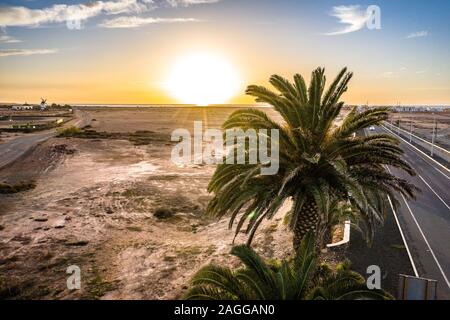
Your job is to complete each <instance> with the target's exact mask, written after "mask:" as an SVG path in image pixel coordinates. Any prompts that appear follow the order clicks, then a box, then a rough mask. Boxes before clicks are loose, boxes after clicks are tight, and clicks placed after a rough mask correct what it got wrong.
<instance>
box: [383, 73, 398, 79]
mask: <svg viewBox="0 0 450 320" xmlns="http://www.w3.org/2000/svg"><path fill="white" fill-rule="evenodd" d="M379 77H380V78H386V79H394V78H398V77H399V74H398V72H395V71H386V72H383V73H382V74H381V75H380V76H379Z"/></svg>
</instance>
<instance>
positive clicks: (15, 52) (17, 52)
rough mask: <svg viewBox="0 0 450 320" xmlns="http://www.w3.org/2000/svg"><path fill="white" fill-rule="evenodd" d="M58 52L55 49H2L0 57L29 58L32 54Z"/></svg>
mask: <svg viewBox="0 0 450 320" xmlns="http://www.w3.org/2000/svg"><path fill="white" fill-rule="evenodd" d="M56 52H58V50H57V49H4V50H0V57H9V56H30V55H34V54H51V53H56Z"/></svg>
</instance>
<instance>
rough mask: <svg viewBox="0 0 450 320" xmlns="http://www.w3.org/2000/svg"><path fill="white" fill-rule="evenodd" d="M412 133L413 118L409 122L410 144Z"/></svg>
mask: <svg viewBox="0 0 450 320" xmlns="http://www.w3.org/2000/svg"><path fill="white" fill-rule="evenodd" d="M412 132H413V124H412V118H411V119H410V120H409V142H411V141H412Z"/></svg>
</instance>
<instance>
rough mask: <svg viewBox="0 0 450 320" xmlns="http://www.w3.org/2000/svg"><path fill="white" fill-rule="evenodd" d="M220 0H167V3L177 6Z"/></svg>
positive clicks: (217, 0)
mask: <svg viewBox="0 0 450 320" xmlns="http://www.w3.org/2000/svg"><path fill="white" fill-rule="evenodd" d="M219 1H220V0H167V2H168V3H169V5H171V6H172V7H178V6H184V7H187V6H190V5H195V4H205V3H216V2H219Z"/></svg>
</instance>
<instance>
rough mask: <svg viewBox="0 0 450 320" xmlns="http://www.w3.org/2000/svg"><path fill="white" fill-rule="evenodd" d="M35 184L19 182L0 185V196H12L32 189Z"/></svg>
mask: <svg viewBox="0 0 450 320" xmlns="http://www.w3.org/2000/svg"><path fill="white" fill-rule="evenodd" d="M35 187H36V184H35V183H34V182H21V183H18V184H8V183H0V194H12V193H18V192H22V191H27V190H31V189H34V188H35Z"/></svg>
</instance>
